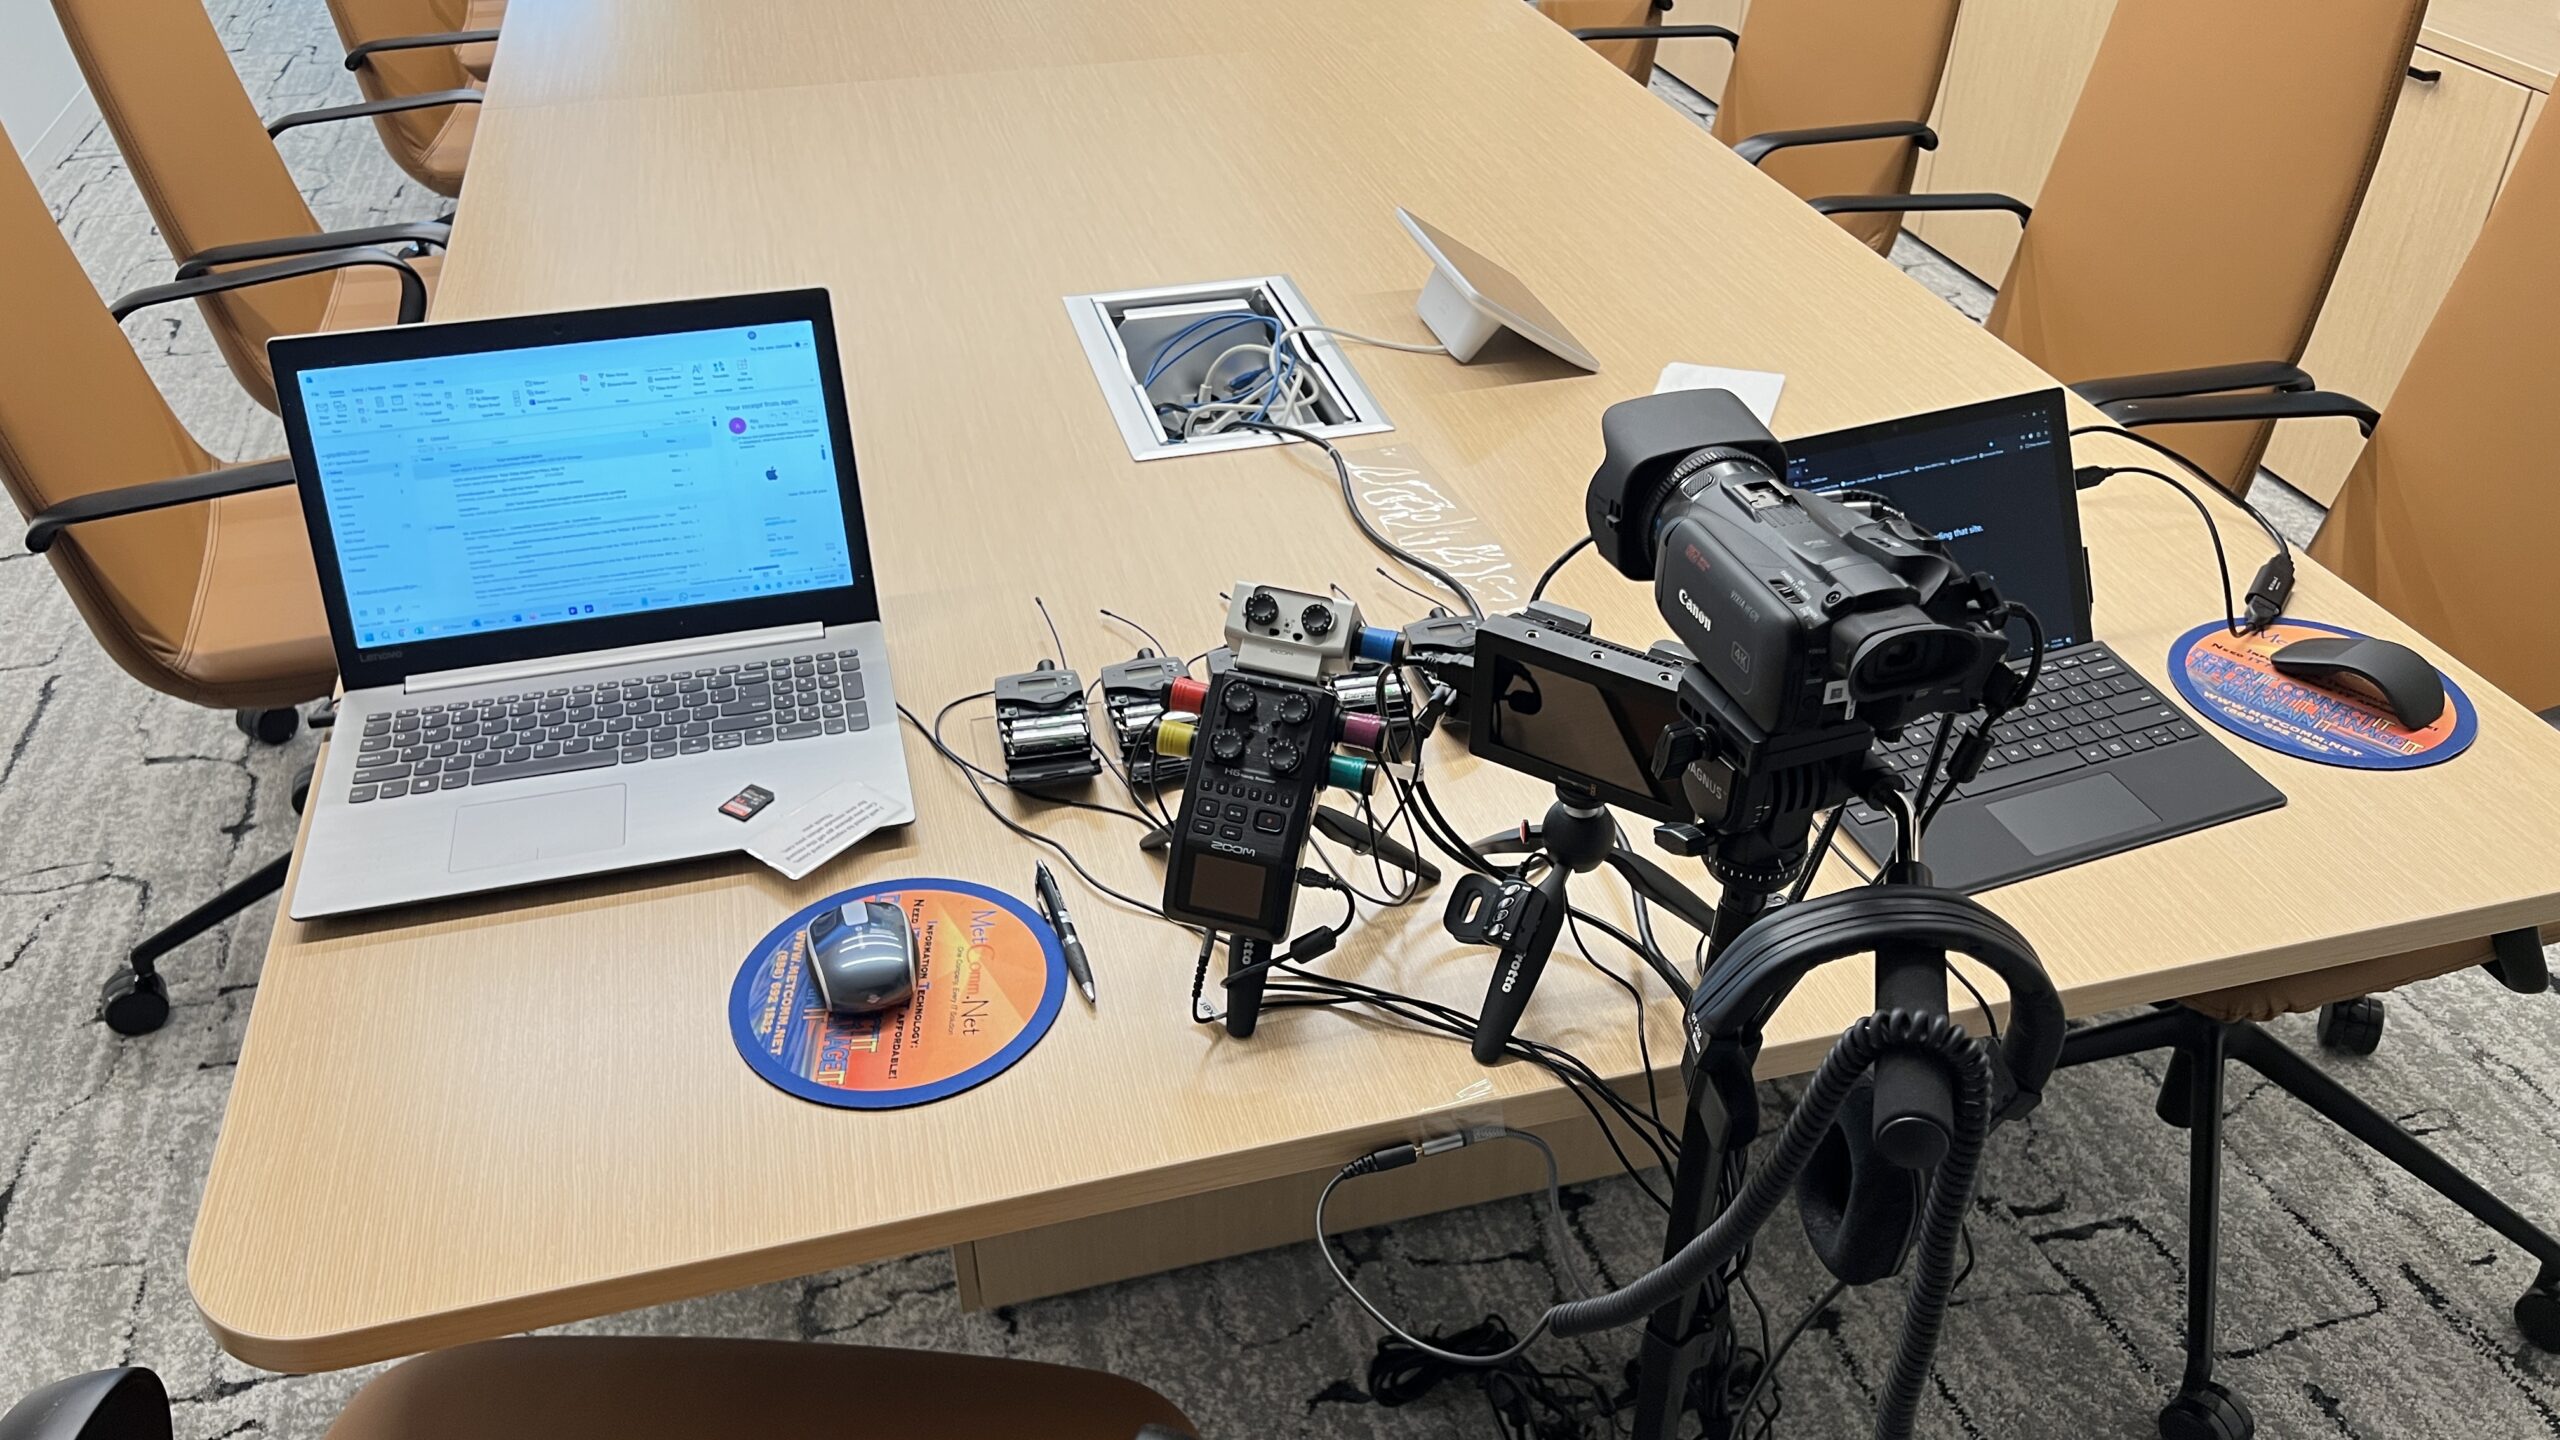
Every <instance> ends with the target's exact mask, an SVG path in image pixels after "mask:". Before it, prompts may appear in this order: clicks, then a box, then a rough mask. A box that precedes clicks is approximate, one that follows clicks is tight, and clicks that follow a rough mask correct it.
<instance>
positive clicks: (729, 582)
mask: <svg viewBox="0 0 2560 1440" xmlns="http://www.w3.org/2000/svg"><path fill="white" fill-rule="evenodd" d="M269 354H270V355H271V357H272V359H273V361H274V365H275V372H276V387H277V390H278V392H279V394H280V395H281V397H282V399H283V402H284V405H283V409H284V421H285V430H286V434H287V436H288V438H289V439H290V441H291V443H292V446H293V464H294V471H295V474H296V475H297V476H298V477H299V482H300V487H301V494H302V505H303V511H304V513H305V515H306V516H307V517H308V519H309V521H310V526H311V549H312V557H313V559H314V560H315V561H316V562H317V563H318V566H319V574H320V588H321V593H322V596H323V598H324V600H325V601H326V603H327V606H328V611H329V633H330V638H331V639H332V640H333V641H334V642H335V644H336V647H337V654H338V673H339V676H340V678H341V680H342V682H343V683H344V685H345V688H346V693H345V697H344V699H343V701H342V702H341V704H340V706H339V711H338V723H337V729H336V731H335V732H334V738H332V740H331V741H330V744H329V748H328V759H327V763H326V764H325V765H324V766H323V767H322V770H321V773H320V775H319V777H318V780H317V782H316V784H315V786H314V788H313V790H312V798H311V801H310V804H311V806H312V807H313V808H314V813H313V815H312V819H311V834H310V841H309V844H308V846H307V847H306V849H305V851H304V854H303V856H302V871H301V879H300V882H299V884H298V885H297V886H296V887H295V890H294V895H293V915H294V918H296V919H304V920H307V919H311V918H313V917H315V916H321V915H335V914H340V913H343V912H346V911H352V910H366V909H373V908H376V907H380V906H386V905H399V904H405V903H408V902H411V901H417V900H427V899H432V898H435V897H438V896H447V895H458V894H465V893H469V892H474V891H481V890H492V889H497V888H499V887H502V886H509V885H523V884H528V883H532V882H535V881H542V880H556V879H561V878H564V877H567V876H573V875H585V874H593V873H595V872H598V871H604V870H614V869H621V868H625V867H629V866H635V865H647V864H653V863H657V862H661V861H668V860H680V859H686V858H690V857H695V856H703V855H714V854H720V853H723V852H726V851H731V850H735V849H738V848H740V845H741V843H742V839H743V835H744V832H745V831H746V830H747V829H748V828H749V826H747V825H746V824H743V823H742V822H741V819H740V818H738V812H739V811H741V810H744V811H746V812H747V813H748V814H749V815H752V814H753V813H754V812H755V811H756V810H758V809H760V808H762V807H763V806H764V805H771V806H773V807H775V808H777V809H778V810H782V811H788V810H790V809H792V808H796V807H797V806H798V805H800V804H801V803H802V802H804V801H806V800H808V799H809V798H811V797H814V796H816V795H818V794H819V793H821V792H822V791H825V790H827V789H828V788H830V787H832V786H834V785H835V784H837V783H839V782H841V781H844V780H860V781H863V782H865V783H867V784H868V785H870V786H871V787H872V788H874V789H876V790H878V791H880V792H881V793H882V794H884V795H885V796H887V797H888V798H889V800H890V801H891V802H892V803H893V806H894V807H895V808H894V810H893V818H894V820H895V822H896V823H905V822H906V821H907V820H910V819H912V818H913V816H914V810H913V805H912V800H911V797H910V794H909V790H908V786H907V773H906V761H905V756H904V753H903V751H902V749H901V747H900V745H899V740H898V718H897V710H896V702H895V700H894V698H893V696H892V694H891V690H890V685H889V660H888V652H887V650H886V648H885V647H884V645H883V643H882V639H881V631H880V623H879V622H880V613H879V606H878V602H877V598H876V596H875V595H874V592H873V589H872V574H871V563H870V552H869V549H868V546H867V544H866V541H865V538H864V534H863V525H862V506H861V497H860V494H859V492H858V490H857V487H856V485H855V479H854V464H853V446H852V436H851V433H850V425H849V423H848V421H847V419H846V413H845V401H844V378H843V374H842V371H841V369H840V367H839V365H838V362H837V357H836V344H835V327H834V324H833V322H832V320H831V318H830V315H829V311H828V305H827V295H826V292H825V291H823V290H805V291H795V292H789V293H781V294H772V295H750V296H740V297H736V298H729V299H717V300H690V301H680V302H675V303H670V304H662V305H639V306H631V307H628V308H623V309H615V310H599V311H591V312H586V313H581V314H572V315H542V316H526V317H520V318H511V319H502V320H485V321H474V322H469V323H463V324H454V325H415V326H405V327H401V328H397V329H390V330H370V331H363V332H358V333H351V334H342V335H311V336H302V337H297V338H293V339H285V340H278V341H276V342H275V343H274V344H273V345H271V346H270V347H269ZM751 787H752V788H751ZM755 791H761V792H763V794H762V795H761V797H760V798H759V797H757V796H756V795H755V793H754V792H755ZM741 796H746V797H748V798H747V799H745V800H743V801H741V800H740V797H741ZM733 801H735V802H738V803H732V802H733ZM724 807H726V808H725V809H724Z"/></svg>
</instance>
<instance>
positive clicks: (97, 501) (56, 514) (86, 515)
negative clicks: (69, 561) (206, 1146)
mask: <svg viewBox="0 0 2560 1440" xmlns="http://www.w3.org/2000/svg"><path fill="white" fill-rule="evenodd" d="M292 483H293V462H292V461H291V460H288V459H283V458H278V459H274V460H261V461H259V462H257V463H256V464H254V465H234V466H232V467H230V468H229V469H225V470H208V471H206V472H205V473H204V474H202V475H181V476H179V477H178V478H177V479H174V480H146V481H144V482H143V483H142V484H139V485H120V486H118V487H116V488H115V489H113V490H96V491H92V492H90V493H89V494H86V495H74V496H72V497H71V498H70V499H68V500H65V501H63V502H62V503H61V504H59V505H48V506H46V507H45V508H44V509H42V510H39V511H37V512H36V514H35V516H34V517H33V518H32V519H30V520H29V521H28V522H27V550H28V552H29V553H30V554H35V555H41V554H43V553H44V552H45V551H47V550H50V549H52V548H53V542H54V541H55V540H56V539H58V538H60V536H61V534H62V532H63V531H65V530H67V529H69V528H71V527H72V526H74V525H85V524H87V523H89V522H90V521H92V520H113V519H115V518H117V517H118V516H122V515H142V514H147V513H149V512H150V511H153V510H166V509H168V508H170V507H171V506H173V505H193V504H195V503H197V502H198V501H202V500H219V499H221V498H223V497H224V496H226V495H246V494H249V493H250V492H252V491H256V490H273V489H274V488H276V487H277V486H279V485H290V484H292ZM102 1373H103V1372H102ZM141 1373H143V1374H145V1375H148V1374H150V1373H151V1372H149V1371H147V1370H146V1371H143V1372H141ZM155 1383H156V1382H155ZM12 1413H13V1414H14V1413H15V1412H12ZM0 1440H17V1437H15V1436H12V1435H10V1434H9V1433H8V1432H7V1431H6V1430H5V1429H0Z"/></svg>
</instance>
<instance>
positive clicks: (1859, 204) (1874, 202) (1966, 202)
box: [1805, 190, 2034, 225]
mask: <svg viewBox="0 0 2560 1440" xmlns="http://www.w3.org/2000/svg"><path fill="white" fill-rule="evenodd" d="M1805 203H1806V204H1808V205H1810V206H1812V207H1813V208H1814V211H1815V213H1817V214H1822V215H1890V214H1892V213H1894V212H1895V211H1897V210H1898V211H1902V212H1904V213H1907V214H1914V215H1922V214H1931V213H1936V212H1942V211H1949V210H2006V211H2008V212H2009V213H2010V214H2012V215H2015V216H2017V217H2018V223H2019V224H2021V225H2024V224H2026V223H2027V220H2028V218H2029V217H2030V216H2031V215H2032V214H2033V213H2034V212H2032V211H2030V210H2029V209H2028V208H2027V202H2026V201H2024V200H2020V199H2017V198H2016V197H2014V196H2009V195H1996V194H1993V193H1991V192H1990V191H1987V190H1983V191H1966V192H1964V193H1962V194H1953V195H1825V196H1823V197H1821V198H1820V199H1817V200H1808V201H1806V202H1805Z"/></svg>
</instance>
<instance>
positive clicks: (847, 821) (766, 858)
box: [746, 780, 914, 880]
mask: <svg viewBox="0 0 2560 1440" xmlns="http://www.w3.org/2000/svg"><path fill="white" fill-rule="evenodd" d="M912 818H914V817H913V815H912V814H911V813H910V812H909V811H908V810H907V807H905V806H903V805H899V804H897V803H895V802H894V801H892V800H890V798H889V797H888V796H886V795H883V794H881V793H880V792H879V791H877V790H874V789H872V788H871V787H870V786H868V785H865V784H863V783H862V782H861V781H859V780H847V781H845V782H843V783H842V784H839V785H837V786H835V787H834V788H832V789H830V790H827V791H825V792H823V793H821V794H820V795H819V796H818V797H817V798H816V799H814V800H811V801H810V802H809V803H808V804H806V805H803V806H801V807H800V808H799V809H797V810H794V811H792V812H791V813H790V814H788V815H783V816H779V817H775V818H770V819H767V820H765V821H764V822H763V823H761V824H758V825H757V826H756V827H755V829H754V832H753V836H752V838H751V839H749V840H748V842H747V845H746V851H747V853H748V854H750V855H753V856H754V857H756V858H757V859H758V860H761V861H763V862H764V863H765V864H767V865H770V866H772V867H773V868H774V869H776V870H778V871H780V872H781V873H782V878H784V879H785V880H797V879H800V878H801V877H802V876H805V875H807V874H808V873H809V872H810V871H812V870H815V869H817V868H818V867H819V866H821V865H824V864H826V863H827V862H828V861H829V860H832V859H834V858H835V857H837V856H838V855H841V854H843V853H844V852H845V851H846V849H848V848H849V847H851V846H852V845H853V844H854V843H855V842H856V841H858V840H860V839H861V838H862V837H863V836H865V835H868V834H870V833H871V832H872V831H874V830H877V829H879V828H880V827H881V826H883V825H888V824H893V823H902V822H904V821H906V820H909V819H912Z"/></svg>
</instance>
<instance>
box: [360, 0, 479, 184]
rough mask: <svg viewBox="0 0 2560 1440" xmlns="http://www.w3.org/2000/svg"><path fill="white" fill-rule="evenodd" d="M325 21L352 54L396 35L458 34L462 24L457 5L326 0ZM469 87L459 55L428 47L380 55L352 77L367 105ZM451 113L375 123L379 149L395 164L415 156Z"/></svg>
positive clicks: (436, 110)
mask: <svg viewBox="0 0 2560 1440" xmlns="http://www.w3.org/2000/svg"><path fill="white" fill-rule="evenodd" d="M328 3H329V18H330V19H331V20H332V21H334V22H336V24H337V27H338V40H339V42H340V43H341V44H343V45H344V46H346V48H348V49H350V50H352V49H354V48H355V47H356V46H358V45H361V44H363V43H364V42H365V41H367V40H388V39H391V38H393V37H394V36H399V35H433V34H436V33H438V32H440V31H446V30H459V29H461V28H462V26H461V22H460V21H459V20H458V19H456V18H453V16H454V12H456V11H460V10H461V9H462V8H463V7H462V6H461V5H459V4H455V3H450V0H447V3H438V0H328ZM471 83H472V80H471V72H469V71H467V70H465V69H463V68H462V58H461V52H460V51H459V50H457V49H455V48H454V47H452V46H450V45H436V46H427V47H423V48H420V49H416V50H382V51H377V52H375V53H374V54H372V55H369V56H367V57H365V63H364V68H362V69H360V70H358V71H356V88H357V89H358V90H361V91H362V92H364V98H366V99H367V100H381V99H385V98H388V97H390V96H394V95H424V94H427V93H429V92H431V91H436V90H460V89H462V88H464V87H465V86H468V85H470V84H471ZM452 113H453V112H452V111H451V109H450V108H448V107H444V106H436V107H432V108H429V109H425V110H402V111H399V112H397V113H395V114H390V115H376V116H374V117H373V124H374V129H375V130H376V131H377V132H378V133H379V134H380V135H381V136H382V144H383V147H384V148H385V149H388V150H389V151H390V152H391V154H392V156H393V157H394V158H395V159H396V158H398V157H400V156H403V155H412V156H414V155H416V154H418V153H420V152H421V151H424V150H425V149H426V148H427V147H428V146H429V145H430V144H432V143H434V141H435V138H436V132H437V131H439V130H441V129H443V128H444V123H445V120H446V118H447V117H448V116H450V115H451V114H452Z"/></svg>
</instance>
